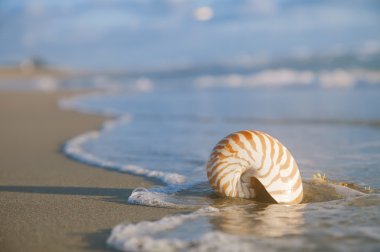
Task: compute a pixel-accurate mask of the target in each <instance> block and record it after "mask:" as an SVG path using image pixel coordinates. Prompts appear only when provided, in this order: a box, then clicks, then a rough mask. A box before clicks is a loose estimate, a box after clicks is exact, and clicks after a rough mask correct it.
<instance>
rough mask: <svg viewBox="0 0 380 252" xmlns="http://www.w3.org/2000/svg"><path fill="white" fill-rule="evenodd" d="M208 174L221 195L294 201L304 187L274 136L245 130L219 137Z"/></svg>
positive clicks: (288, 154) (294, 163)
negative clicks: (222, 137)
mask: <svg viewBox="0 0 380 252" xmlns="http://www.w3.org/2000/svg"><path fill="white" fill-rule="evenodd" d="M207 177H208V180H209V182H210V184H211V186H212V187H213V188H214V190H215V191H216V192H217V193H218V194H220V195H221V196H228V197H238V198H247V199H256V200H259V201H265V202H273V203H285V204H297V203H300V202H301V201H302V198H303V187H302V179H301V174H300V172H299V170H298V166H297V163H296V161H295V160H294V158H293V156H292V154H290V152H289V151H288V149H287V148H286V147H285V146H283V145H282V144H281V143H280V142H279V141H278V140H277V139H275V138H273V137H271V136H270V135H268V134H266V133H262V132H259V131H250V130H244V131H239V132H236V133H233V134H231V135H229V136H227V137H225V138H224V139H222V140H221V141H220V142H219V143H218V144H217V145H216V146H215V147H214V149H213V151H212V153H211V155H210V158H209V160H208V162H207Z"/></svg>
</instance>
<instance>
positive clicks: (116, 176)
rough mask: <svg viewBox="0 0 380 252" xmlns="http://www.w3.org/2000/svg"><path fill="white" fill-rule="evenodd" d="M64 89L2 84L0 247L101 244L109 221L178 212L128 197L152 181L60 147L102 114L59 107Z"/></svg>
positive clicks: (57, 248)
mask: <svg viewBox="0 0 380 252" xmlns="http://www.w3.org/2000/svg"><path fill="white" fill-rule="evenodd" d="M69 94H70V93H68V92H65V93H62V92H61V93H50V94H44V93H32V92H23V93H15V92H0V251H8V252H12V251H88V250H95V251H105V250H107V249H108V248H107V246H106V243H105V241H106V239H107V237H108V235H109V232H110V229H111V228H112V227H113V226H114V225H116V224H118V223H120V222H123V221H131V222H137V221H141V220H145V219H148V220H151V219H158V218H161V217H163V216H165V215H166V214H169V213H174V212H175V210H170V209H163V208H149V207H144V206H134V205H128V203H127V198H128V196H129V195H130V193H131V191H132V190H133V189H134V188H136V187H139V186H143V187H149V186H150V185H151V183H150V182H147V181H145V180H144V179H142V178H140V177H136V176H132V175H127V174H121V173H117V172H110V171H106V170H103V169H100V168H93V167H89V166H87V165H85V164H81V163H78V162H75V161H72V160H69V159H68V158H66V157H65V156H64V155H63V154H62V153H61V152H60V148H61V146H62V144H63V143H64V142H65V140H67V139H68V138H71V137H74V136H76V135H78V134H81V133H83V132H86V131H88V130H90V129H94V128H96V127H99V125H100V124H101V123H102V122H103V121H104V118H102V117H98V116H89V115H83V114H79V113H76V112H70V111H61V110H59V109H58V108H57V106H56V102H57V99H59V98H60V97H62V96H63V95H69Z"/></svg>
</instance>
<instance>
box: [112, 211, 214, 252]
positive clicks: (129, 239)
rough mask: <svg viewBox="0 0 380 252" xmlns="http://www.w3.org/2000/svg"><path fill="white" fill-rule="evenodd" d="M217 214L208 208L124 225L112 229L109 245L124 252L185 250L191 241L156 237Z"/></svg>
mask: <svg viewBox="0 0 380 252" xmlns="http://www.w3.org/2000/svg"><path fill="white" fill-rule="evenodd" d="M215 212H218V209H216V208H214V207H206V208H201V209H199V210H197V211H195V212H193V213H190V214H181V215H175V216H166V217H164V218H162V219H160V220H158V221H142V222H139V223H137V224H129V223H122V224H119V225H117V226H116V227H114V228H113V229H112V232H111V235H110V237H109V238H108V240H107V243H108V245H110V246H112V247H114V248H116V249H119V250H123V251H177V250H181V249H185V248H188V247H189V246H190V244H191V242H190V241H184V240H180V239H176V238H155V237H154V235H155V234H158V233H160V232H164V231H168V230H171V229H174V228H176V227H178V226H180V225H182V224H183V223H185V222H188V221H191V220H194V219H196V218H198V217H200V216H205V215H208V214H212V213H215Z"/></svg>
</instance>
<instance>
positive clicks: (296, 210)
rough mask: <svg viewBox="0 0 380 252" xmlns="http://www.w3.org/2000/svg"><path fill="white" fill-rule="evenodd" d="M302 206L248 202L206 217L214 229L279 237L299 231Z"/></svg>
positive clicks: (236, 233)
mask: <svg viewBox="0 0 380 252" xmlns="http://www.w3.org/2000/svg"><path fill="white" fill-rule="evenodd" d="M304 208H305V205H303V204H300V205H293V206H291V205H279V204H262V203H252V204H248V205H245V206H232V207H226V208H223V209H221V211H220V213H219V214H218V215H216V216H215V217H212V218H210V223H211V224H212V225H213V226H214V229H215V230H218V231H223V232H225V233H228V234H233V235H255V236H258V237H279V236H283V235H287V234H300V233H302V232H303V228H302V226H303V224H304V216H303V214H304V212H303V209H304Z"/></svg>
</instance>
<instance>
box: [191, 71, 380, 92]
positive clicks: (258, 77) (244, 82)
mask: <svg viewBox="0 0 380 252" xmlns="http://www.w3.org/2000/svg"><path fill="white" fill-rule="evenodd" d="M363 84H366V85H375V84H380V71H370V70H362V69H350V70H345V69H334V70H330V71H318V72H316V71H309V70H308V71H301V70H294V69H289V68H282V69H267V70H263V71H259V72H257V73H254V74H228V75H204V76H201V77H198V78H196V79H195V80H194V85H195V86H196V87H199V88H211V87H220V86H223V87H289V86H312V85H314V86H318V87H322V88H350V87H354V86H358V85H363Z"/></svg>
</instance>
